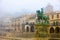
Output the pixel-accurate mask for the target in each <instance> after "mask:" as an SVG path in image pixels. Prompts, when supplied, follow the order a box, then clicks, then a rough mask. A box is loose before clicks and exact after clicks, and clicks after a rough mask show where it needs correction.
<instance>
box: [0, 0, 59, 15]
mask: <svg viewBox="0 0 60 40" xmlns="http://www.w3.org/2000/svg"><path fill="white" fill-rule="evenodd" d="M47 4H51V5H52V6H53V7H54V10H55V11H60V0H0V16H4V15H13V16H16V15H17V16H18V15H22V14H26V13H30V12H35V11H36V10H38V9H40V8H42V7H43V8H44V7H46V6H47ZM21 13H22V14H21Z"/></svg>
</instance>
